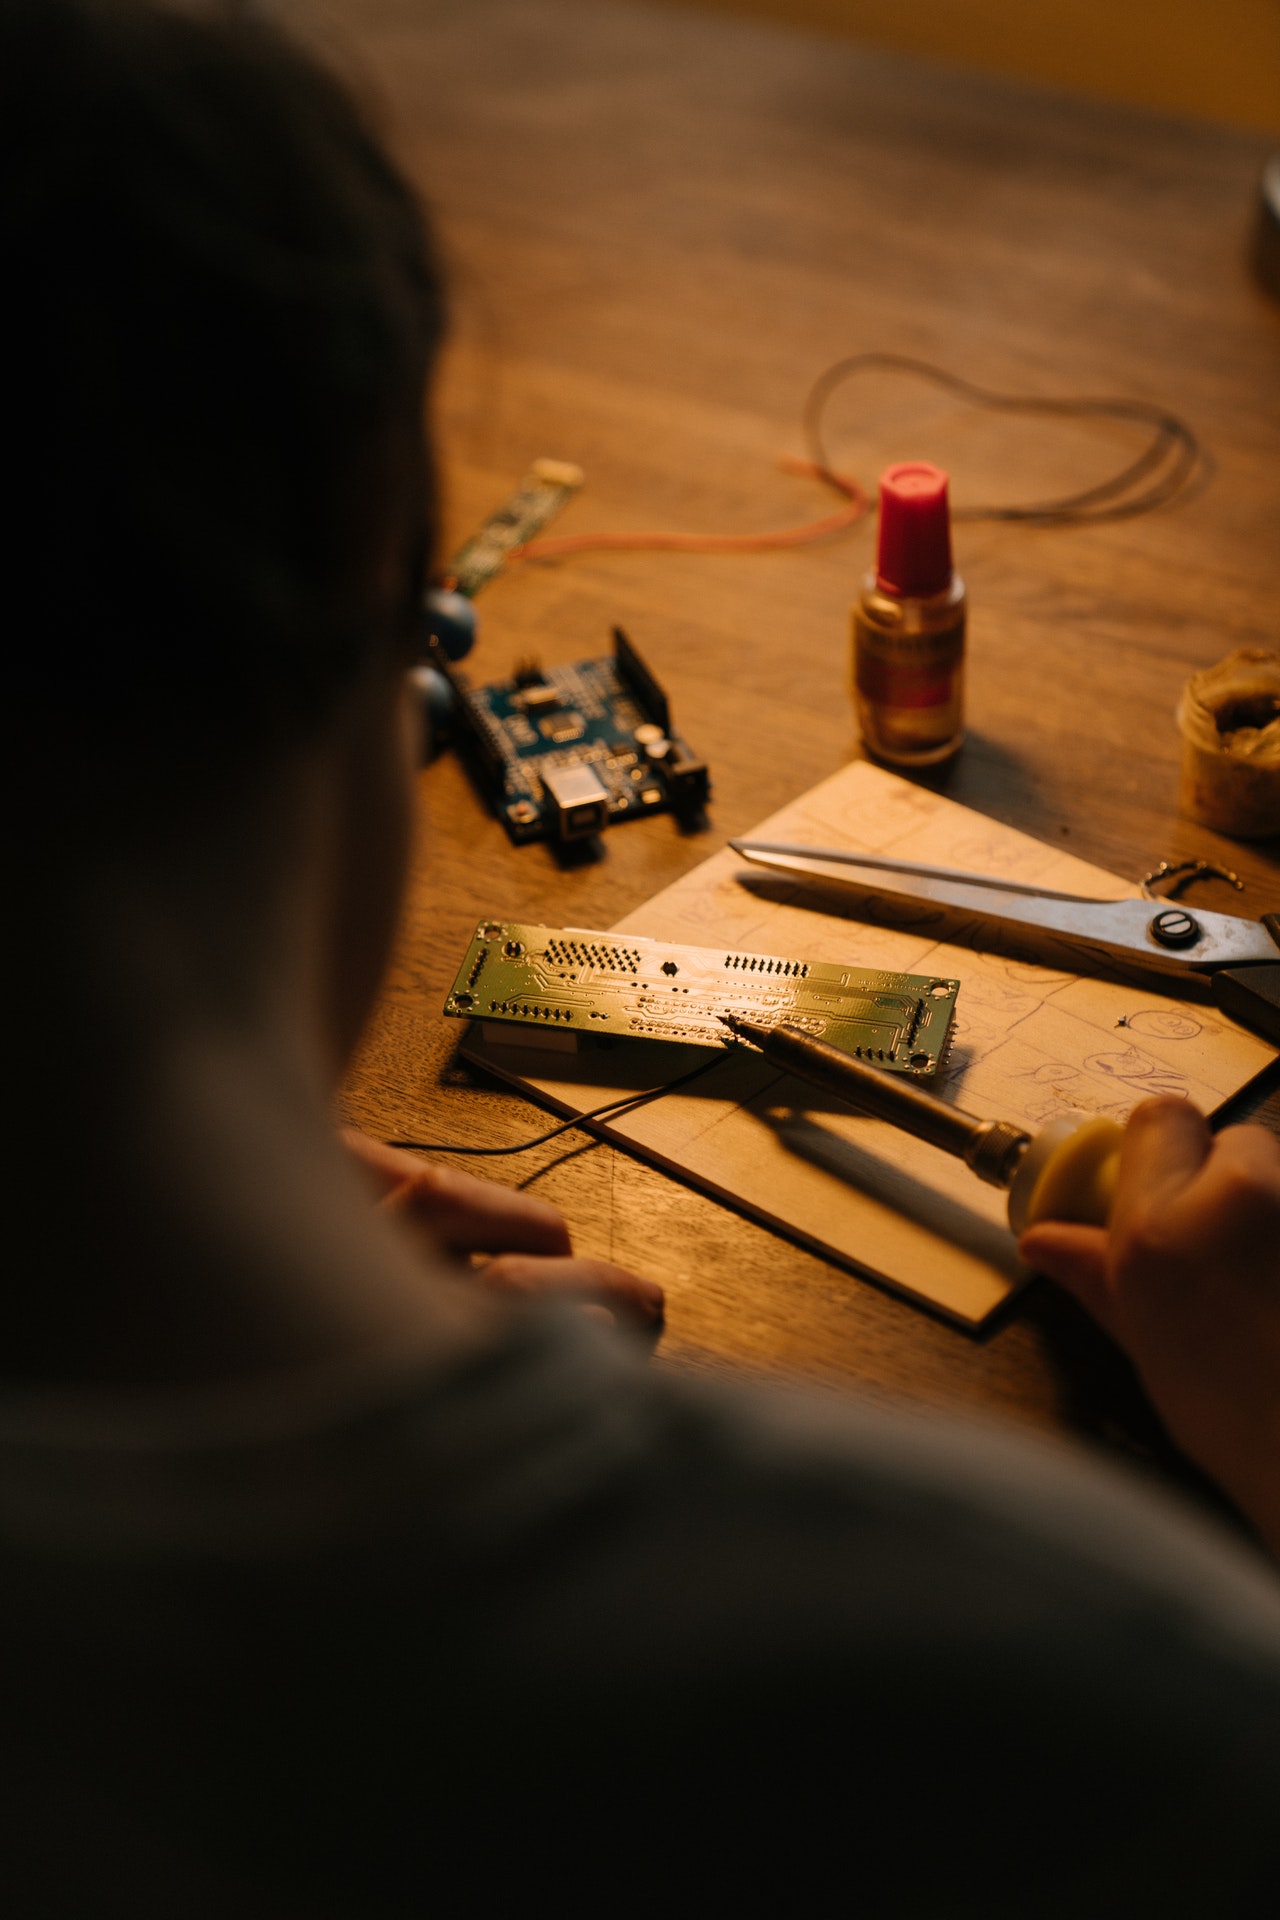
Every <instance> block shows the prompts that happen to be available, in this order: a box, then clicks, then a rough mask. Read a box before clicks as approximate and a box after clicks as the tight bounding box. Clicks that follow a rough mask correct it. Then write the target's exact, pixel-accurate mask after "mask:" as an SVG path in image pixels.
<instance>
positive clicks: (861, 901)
mask: <svg viewBox="0 0 1280 1920" xmlns="http://www.w3.org/2000/svg"><path fill="white" fill-rule="evenodd" d="M729 845H730V846H731V847H732V849H733V851H734V852H735V853H738V854H741V855H742V857H743V859H744V860H750V861H751V862H752V863H753V865H754V866H757V867H761V868H765V869H769V870H770V871H771V872H773V873H775V874H778V875H780V876H781V875H785V876H786V878H787V879H788V881H790V882H795V881H797V880H798V881H800V882H801V883H802V884H803V885H805V886H806V887H807V888H809V889H811V890H812V891H813V892H814V893H815V895H817V896H825V897H826V899H827V900H828V901H829V902H830V903H831V907H830V908H829V909H828V910H832V909H834V910H835V911H837V912H844V913H849V914H851V915H852V916H853V917H855V918H856V919H861V920H870V921H874V922H875V923H876V924H878V925H880V926H887V927H893V928H896V929H899V930H901V931H904V932H910V933H919V934H927V935H929V936H930V937H932V938H936V939H940V940H947V941H952V940H956V941H959V942H961V943H962V944H963V945H966V946H973V947H978V948H980V949H981V950H982V951H983V952H987V953H1001V954H1005V955H1007V956H1009V957H1011V958H1014V959H1027V960H1032V961H1035V962H1038V963H1039V964H1041V965H1044V964H1046V963H1047V964H1049V965H1050V966H1059V967H1061V968H1063V970H1064V971H1066V972H1069V973H1102V974H1109V975H1110V976H1112V977H1113V978H1119V979H1121V980H1126V981H1134V982H1137V983H1139V984H1141V983H1146V984H1148V985H1151V984H1155V983H1158V984H1159V985H1161V986H1163V987H1164V988H1165V989H1166V990H1167V991H1170V992H1173V993H1175V994H1179V995H1181V996H1183V997H1185V998H1188V999H1196V1000H1211V1001H1212V1002H1213V1003H1214V1005H1215V1006H1218V1007H1220V1008H1221V1009H1222V1011H1223V1012H1224V1013H1226V1014H1230V1015H1231V1017H1232V1018H1233V1019H1235V1020H1238V1021H1239V1022H1240V1024H1241V1025H1242V1026H1246V1027H1249V1028H1251V1029H1252V1031H1253V1032H1254V1033H1256V1034H1260V1035H1261V1036H1262V1038H1263V1039H1264V1040H1269V1041H1270V1042H1271V1043H1272V1044H1273V1045H1274V1046H1277V1047H1280V914H1276V913H1265V914H1263V916H1262V919H1261V920H1245V919H1242V918H1240V917H1238V916H1237V915H1235V914H1230V913H1205V912H1202V911H1201V910H1200V908H1198V907H1197V908H1195V909H1194V910H1192V909H1191V908H1190V907H1187V906H1184V905H1183V904H1182V903H1181V902H1171V901H1167V900H1164V901H1162V900H1159V899H1155V900H1151V899H1147V900H1094V899H1091V898H1090V897H1089V896H1088V895H1087V894H1078V893H1054V892H1052V891H1050V890H1049V889H1047V888H1043V887H1032V886H1027V885H1025V884H1023V883H1022V882H1020V881H1017V880H1004V879H998V878H996V877H994V876H993V875H991V874H983V873H964V872H961V871H959V870H958V869H956V868H954V867H929V866H920V865H917V864H915V863H913V862H910V861H903V860H887V859H883V858H881V857H880V856H878V855H872V854H867V853H846V852H844V851H842V850H841V849H839V848H833V847H799V846H790V845H788V844H786V843H785V842H779V841H771V840H731V841H730V842H729ZM738 878H739V879H740V880H742V881H743V882H744V884H746V885H752V884H753V883H754V884H755V885H756V887H757V890H758V891H764V890H765V888H766V887H767V881H766V880H764V878H763V876H761V875H756V874H746V873H743V874H739V876H738ZM762 882H763V884H762Z"/></svg>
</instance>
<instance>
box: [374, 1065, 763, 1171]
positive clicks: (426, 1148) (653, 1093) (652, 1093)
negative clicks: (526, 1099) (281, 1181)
mask: <svg viewBox="0 0 1280 1920" xmlns="http://www.w3.org/2000/svg"><path fill="white" fill-rule="evenodd" d="M728 1051H732V1049H728ZM723 1058H724V1054H723V1053H716V1054H713V1055H712V1057H711V1059H710V1060H704V1061H703V1062H702V1064H701V1065H700V1066H696V1067H692V1068H690V1070H689V1072H688V1073H682V1074H680V1075H678V1077H677V1078H676V1079H674V1080H667V1081H664V1083H663V1084H662V1086H660V1087H650V1089H649V1091H648V1092H647V1093H629V1094H627V1095H626V1097H625V1098H624V1099H622V1100H606V1102H605V1104H604V1105H603V1106H602V1107H592V1108H591V1110H590V1111H589V1112H588V1113H579V1114H577V1115H575V1117H574V1118H573V1119H572V1120H562V1121H561V1122H560V1125H559V1126H558V1127H552V1128H551V1130H550V1131H549V1132H548V1133H540V1134H538V1136H537V1138H536V1139H533V1140H522V1141H521V1142H520V1144H519V1145H518V1146H515V1147H464V1146H454V1145H451V1144H448V1143H445V1142H443V1141H435V1140H431V1141H428V1140H388V1141H387V1142H386V1144H387V1146H389V1147H398V1148H399V1149H400V1150H401V1151H402V1152H404V1153H466V1154H470V1155H472V1156H473V1157H480V1156H484V1157H488V1156H496V1155H499V1154H505V1153H528V1151H529V1149H530V1147H541V1146H545V1144H546V1142H547V1141H548V1140H554V1139H555V1138H556V1136H557V1135H558V1134H561V1133H571V1132H572V1131H573V1130H574V1128H575V1127H581V1128H582V1130H583V1131H584V1132H586V1131H588V1130H589V1129H588V1128H587V1126H586V1123H587V1121H588V1120H600V1119H602V1118H603V1117H604V1116H605V1115H606V1114H609V1115H612V1117H613V1118H614V1119H617V1118H618V1117H619V1115H621V1114H624V1113H630V1112H631V1110H632V1109H633V1108H634V1107H643V1106H645V1105H647V1104H648V1102H649V1101H650V1100H661V1098H662V1096H663V1095H664V1094H667V1093H674V1092H675V1091H676V1089H677V1088H678V1087H686V1086H688V1084H689V1082H690V1081H691V1080H697V1079H699V1078H700V1077H701V1075H702V1074H704V1073H709V1072H710V1071H711V1069H712V1067H714V1066H718V1065H719V1063H720V1061H721V1060H722V1059H723Z"/></svg>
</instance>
